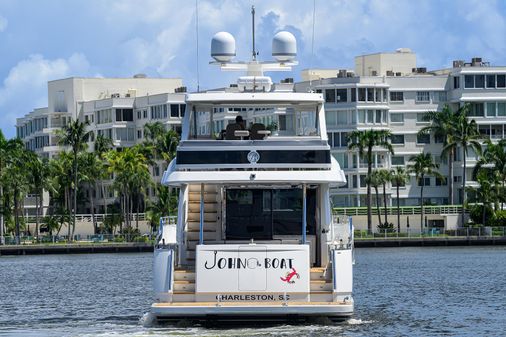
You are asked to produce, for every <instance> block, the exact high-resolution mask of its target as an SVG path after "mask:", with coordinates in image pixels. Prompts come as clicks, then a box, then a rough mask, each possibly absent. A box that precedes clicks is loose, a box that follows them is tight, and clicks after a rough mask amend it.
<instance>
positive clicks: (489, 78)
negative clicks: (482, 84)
mask: <svg viewBox="0 0 506 337" xmlns="http://www.w3.org/2000/svg"><path fill="white" fill-rule="evenodd" d="M487 88H495V75H487Z"/></svg>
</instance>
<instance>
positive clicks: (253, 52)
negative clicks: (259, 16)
mask: <svg viewBox="0 0 506 337" xmlns="http://www.w3.org/2000/svg"><path fill="white" fill-rule="evenodd" d="M251 28H252V29H251V32H252V34H253V49H252V51H251V53H252V56H253V61H256V60H257V52H256V50H255V6H254V5H253V6H251Z"/></svg>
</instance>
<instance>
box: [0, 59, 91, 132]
mask: <svg viewBox="0 0 506 337" xmlns="http://www.w3.org/2000/svg"><path fill="white" fill-rule="evenodd" d="M89 70H90V65H89V63H88V60H87V59H86V56H84V55H83V54H80V53H74V54H72V55H71V56H70V57H69V58H68V59H62V58H58V59H53V60H49V59H46V58H44V57H43V56H42V55H40V54H33V55H30V56H29V57H28V58H27V59H25V60H22V61H20V62H18V63H17V64H16V65H15V66H14V67H12V68H11V70H10V71H9V73H8V75H7V77H6V78H5V79H4V81H3V85H2V86H1V87H0V111H2V114H3V116H2V119H1V122H0V126H1V127H2V129H4V132H5V133H6V134H7V135H12V133H13V132H12V130H13V129H12V128H13V126H14V125H15V124H16V118H19V117H22V116H23V115H24V114H26V113H28V112H30V111H32V110H33V109H34V108H37V107H43V106H47V82H48V81H51V80H54V79H59V78H64V77H69V76H76V75H80V74H81V75H83V74H86V73H87V72H89Z"/></svg>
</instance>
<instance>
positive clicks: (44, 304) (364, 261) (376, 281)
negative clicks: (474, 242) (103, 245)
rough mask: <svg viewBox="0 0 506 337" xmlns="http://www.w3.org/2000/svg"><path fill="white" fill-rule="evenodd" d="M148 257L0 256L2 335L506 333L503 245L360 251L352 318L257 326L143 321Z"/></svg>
mask: <svg viewBox="0 0 506 337" xmlns="http://www.w3.org/2000/svg"><path fill="white" fill-rule="evenodd" d="M151 257H152V254H149V253H136V254H90V255H40V256H15V257H6V256H3V257H0V335H3V336H119V335H121V336H123V335H131V336H191V335H195V334H199V335H204V336H237V335H241V336H247V335H254V336H294V335H311V336H328V335H337V336H405V335H409V336H504V335H506V331H505V330H506V310H505V309H504V305H505V304H506V247H462V248H455V247H452V248H439V247H438V248H371V249H357V251H356V265H355V270H354V273H355V275H354V277H355V280H354V281H355V286H354V292H355V294H354V297H355V303H356V313H355V315H354V317H353V318H352V319H349V320H348V321H346V322H344V323H342V324H325V323H324V322H317V323H315V324H307V325H281V326H279V325H278V326H274V327H263V328H257V327H242V328H221V329H206V328H203V327H195V326H185V325H184V324H183V325H181V326H153V325H152V324H149V322H146V319H147V315H145V313H146V312H148V310H149V306H150V304H151V301H152V299H151V275H152V270H151V269H152V268H151ZM148 320H149V319H148Z"/></svg>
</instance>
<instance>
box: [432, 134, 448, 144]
mask: <svg viewBox="0 0 506 337" xmlns="http://www.w3.org/2000/svg"><path fill="white" fill-rule="evenodd" d="M444 141H445V137H444V136H442V135H434V143H436V144H442V143H444Z"/></svg>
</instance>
